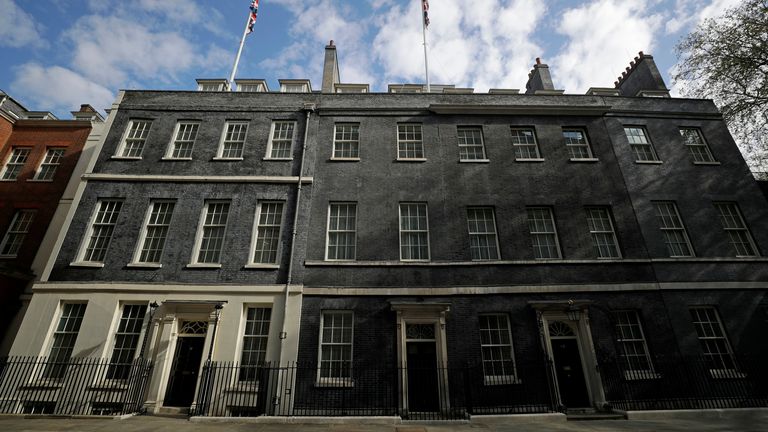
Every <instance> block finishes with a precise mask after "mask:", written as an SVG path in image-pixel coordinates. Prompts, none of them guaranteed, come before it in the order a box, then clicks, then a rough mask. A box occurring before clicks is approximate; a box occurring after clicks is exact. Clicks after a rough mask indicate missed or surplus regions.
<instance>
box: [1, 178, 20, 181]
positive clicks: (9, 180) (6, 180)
mask: <svg viewBox="0 0 768 432" xmlns="http://www.w3.org/2000/svg"><path fill="white" fill-rule="evenodd" d="M16 180H18V177H17V178H15V179H2V180H0V182H15V181H16Z"/></svg>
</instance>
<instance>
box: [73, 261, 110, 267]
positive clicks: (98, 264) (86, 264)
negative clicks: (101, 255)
mask: <svg viewBox="0 0 768 432" xmlns="http://www.w3.org/2000/svg"><path fill="white" fill-rule="evenodd" d="M69 266H70V267H90V268H102V267H104V263H102V262H91V261H73V262H71V263H69Z"/></svg>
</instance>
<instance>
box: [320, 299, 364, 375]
mask: <svg viewBox="0 0 768 432" xmlns="http://www.w3.org/2000/svg"><path fill="white" fill-rule="evenodd" d="M326 314H343V315H347V316H349V322H350V327H349V329H350V336H349V338H350V339H349V343H347V342H323V333H324V330H325V321H326ZM334 328H336V327H334ZM344 328H345V327H341V329H342V331H343V329H344ZM324 346H329V347H330V346H349V369H348V370H346V371H342V372H347V374H348V376H339V377H324V376H322V374H323V347H324ZM354 346H355V313H354V311H351V310H321V311H320V335H319V337H318V340H317V347H318V348H317V381H316V383H317V385H318V386H320V387H352V386H354V378H353V369H354V368H353V363H354V359H355V357H354V354H355V350H354Z"/></svg>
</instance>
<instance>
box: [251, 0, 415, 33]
mask: <svg viewBox="0 0 768 432" xmlns="http://www.w3.org/2000/svg"><path fill="white" fill-rule="evenodd" d="M425 13H426V12H425ZM257 16H259V0H253V1H252V2H251V18H250V19H249V20H248V33H249V34H250V33H251V32H252V31H253V26H254V24H256V17H257Z"/></svg>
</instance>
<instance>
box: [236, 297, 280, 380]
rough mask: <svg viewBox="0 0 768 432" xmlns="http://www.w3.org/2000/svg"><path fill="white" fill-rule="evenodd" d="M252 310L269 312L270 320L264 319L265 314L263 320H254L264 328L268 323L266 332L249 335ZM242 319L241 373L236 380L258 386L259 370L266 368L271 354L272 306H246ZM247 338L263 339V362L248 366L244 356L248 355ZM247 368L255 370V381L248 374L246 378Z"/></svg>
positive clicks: (262, 316)
mask: <svg viewBox="0 0 768 432" xmlns="http://www.w3.org/2000/svg"><path fill="white" fill-rule="evenodd" d="M251 309H254V310H259V309H261V310H266V311H269V312H268V313H269V317H268V319H264V313H266V312H262V315H261V318H262V319H260V320H254V321H255V322H258V323H261V326H262V327H263V326H264V323H266V332H263V331H262V332H261V333H258V334H257V333H255V332H254V334H250V335H249V334H247V331H248V311H249V310H251ZM242 319H243V321H242V322H243V324H242V326H243V327H242V331H241V332H240V355H239V357H238V358H239V359H240V363H239V366H240V369H239V371H238V373H237V376H236V377H235V380H236V382H237V383H239V384H241V385H242V384H246V383H248V384H252V385H255V386H257V385H258V383H259V375H258V369H259V368H261V367H263V366H264V364H265V363H266V359H267V358H268V357H267V356H268V354H269V333H270V331H271V330H272V305H258V304H245V305H244V309H243V318H242ZM261 329H262V330H264V329H263V328H261ZM247 338H254V339H263V340H264V352H263V355H259V356H260V357H263V358H262V359H261V362H257V363H256V364H251V363H249V364H247V365H246V363H245V361H244V360H245V359H244V355H245V353H246V349H245V345H246V339H247ZM254 352H256V353H259V352H260V350H256V351H254ZM245 368H253V370H254V376H253V379H249V378H250V377H248V376H247V374H246V376H245V377H244V376H243V373H244V372H245V371H246V369H245Z"/></svg>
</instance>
